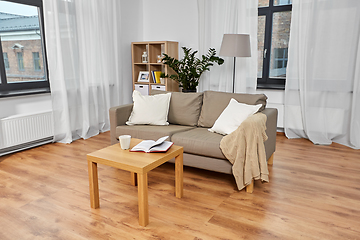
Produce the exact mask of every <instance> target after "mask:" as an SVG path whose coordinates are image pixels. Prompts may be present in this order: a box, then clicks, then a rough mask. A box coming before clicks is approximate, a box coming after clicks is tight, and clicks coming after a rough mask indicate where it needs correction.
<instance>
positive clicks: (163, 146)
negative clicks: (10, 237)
mask: <svg viewBox="0 0 360 240" xmlns="http://www.w3.org/2000/svg"><path fill="white" fill-rule="evenodd" d="M173 144H174V143H173V142H168V141H165V142H163V143H161V144H160V145H157V146H155V147H152V148H151V149H150V151H149V152H166V151H167V150H168V149H169V148H170V147H171V146H172V145H173Z"/></svg>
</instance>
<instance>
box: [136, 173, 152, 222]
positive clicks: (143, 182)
mask: <svg viewBox="0 0 360 240" xmlns="http://www.w3.org/2000/svg"><path fill="white" fill-rule="evenodd" d="M137 180H138V201H139V203H138V204H139V224H140V225H141V226H143V227H145V226H146V225H148V224H149V205H148V180H147V173H138V174H137Z"/></svg>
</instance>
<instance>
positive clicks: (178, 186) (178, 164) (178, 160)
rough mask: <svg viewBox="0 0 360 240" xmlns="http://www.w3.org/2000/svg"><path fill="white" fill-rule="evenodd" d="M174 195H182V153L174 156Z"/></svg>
mask: <svg viewBox="0 0 360 240" xmlns="http://www.w3.org/2000/svg"><path fill="white" fill-rule="evenodd" d="M175 196H176V197H177V198H182V196H183V153H181V154H180V155H179V156H177V157H175Z"/></svg>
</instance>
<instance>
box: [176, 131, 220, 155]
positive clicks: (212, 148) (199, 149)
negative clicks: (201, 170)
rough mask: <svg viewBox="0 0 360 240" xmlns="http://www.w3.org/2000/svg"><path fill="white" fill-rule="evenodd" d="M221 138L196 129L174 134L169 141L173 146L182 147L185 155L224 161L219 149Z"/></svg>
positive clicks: (218, 135) (215, 134)
mask: <svg viewBox="0 0 360 240" xmlns="http://www.w3.org/2000/svg"><path fill="white" fill-rule="evenodd" d="M222 138H223V136H222V135H220V134H217V133H211V132H209V131H208V129H207V128H201V127H198V128H194V129H192V130H189V131H185V132H179V133H175V134H174V135H172V137H171V141H172V142H174V144H175V145H178V146H183V147H184V152H185V153H192V154H196V155H203V156H207V157H214V158H221V159H226V158H225V156H224V154H223V153H222V152H221V149H220V141H221V139H222Z"/></svg>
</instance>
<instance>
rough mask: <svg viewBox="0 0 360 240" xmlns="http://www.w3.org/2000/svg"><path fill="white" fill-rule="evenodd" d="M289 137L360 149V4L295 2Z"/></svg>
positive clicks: (287, 101) (287, 107)
mask: <svg viewBox="0 0 360 240" xmlns="http://www.w3.org/2000/svg"><path fill="white" fill-rule="evenodd" d="M290 29H291V32H290V42H289V62H288V68H287V79H286V88H285V123H284V125H285V133H286V136H287V137H289V138H298V137H302V138H308V139H310V140H311V141H312V142H313V143H315V144H331V143H332V142H337V143H340V144H344V145H347V146H350V147H352V148H356V149H359V148H360V48H359V47H360V46H359V44H360V38H359V34H360V1H359V0H342V1H338V0H327V1H323V0H293V5H292V20H291V28H290Z"/></svg>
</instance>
